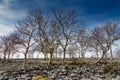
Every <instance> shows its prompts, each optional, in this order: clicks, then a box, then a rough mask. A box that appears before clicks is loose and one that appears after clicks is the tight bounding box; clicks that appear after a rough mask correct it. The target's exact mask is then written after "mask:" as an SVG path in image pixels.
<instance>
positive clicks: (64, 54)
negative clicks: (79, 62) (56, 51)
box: [62, 47, 66, 65]
mask: <svg viewBox="0 0 120 80" xmlns="http://www.w3.org/2000/svg"><path fill="white" fill-rule="evenodd" d="M65 57H66V47H65V48H64V53H63V60H62V65H64V63H65Z"/></svg>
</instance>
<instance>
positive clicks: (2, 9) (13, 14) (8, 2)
mask: <svg viewBox="0 0 120 80" xmlns="http://www.w3.org/2000/svg"><path fill="white" fill-rule="evenodd" d="M13 1H16V0H3V1H2V2H1V3H0V16H2V17H4V18H6V19H11V20H12V19H17V18H19V17H21V16H23V12H22V11H15V10H13V9H11V8H10V6H12V5H13V4H12V2H13ZM14 5H15V4H14ZM16 7H17V5H16Z"/></svg>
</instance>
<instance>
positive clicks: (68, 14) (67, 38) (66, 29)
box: [54, 10, 77, 65]
mask: <svg viewBox="0 0 120 80" xmlns="http://www.w3.org/2000/svg"><path fill="white" fill-rule="evenodd" d="M54 16H55V21H56V22H57V24H58V29H59V33H60V34H61V35H59V37H58V39H59V42H60V43H61V47H62V49H63V60H62V64H63V65H64V62H65V58H66V50H67V47H68V45H69V43H70V42H71V38H72V36H73V35H74V33H75V30H76V28H77V27H76V25H77V18H76V13H75V11H74V10H71V11H62V10H57V11H55V12H54Z"/></svg>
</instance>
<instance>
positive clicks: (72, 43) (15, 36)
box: [0, 8, 120, 68]
mask: <svg viewBox="0 0 120 80" xmlns="http://www.w3.org/2000/svg"><path fill="white" fill-rule="evenodd" d="M81 23H82V24H81ZM119 39H120V27H119V23H118V22H117V21H108V22H106V23H104V24H103V25H101V26H99V27H94V28H93V29H92V30H90V29H89V30H88V29H87V27H86V26H85V24H84V23H83V22H82V21H81V20H79V16H78V15H77V14H76V12H75V11H74V10H56V11H53V13H51V14H50V15H46V13H45V12H44V11H43V10H42V9H41V8H38V9H34V10H30V11H28V13H27V15H26V18H25V19H24V20H22V21H19V22H18V24H17V25H16V29H15V31H14V32H13V33H11V34H10V35H8V36H1V37H0V52H1V53H2V54H3V60H4V61H6V59H9V58H10V55H12V54H15V53H16V52H21V53H22V54H24V62H23V66H22V68H25V67H26V62H27V58H28V55H29V54H30V55H31V54H34V52H37V53H43V54H44V57H45V59H46V56H48V54H49V55H50V56H49V61H48V64H49V65H50V64H51V63H52V59H53V56H55V55H56V58H58V55H60V58H61V55H62V56H63V57H62V64H63V65H64V64H65V59H66V55H67V54H69V56H70V58H74V56H78V57H79V58H81V60H82V62H83V63H85V54H86V52H87V51H88V50H89V49H91V50H93V51H95V53H96V61H95V63H98V62H100V61H101V60H102V59H103V57H104V56H105V55H106V53H107V52H108V51H110V55H111V56H110V57H111V62H113V51H112V46H113V45H114V42H115V41H117V40H119ZM99 53H101V55H102V56H101V57H99ZM118 53H119V51H118V52H117V54H118ZM34 55H35V54H34ZM91 55H92V54H91Z"/></svg>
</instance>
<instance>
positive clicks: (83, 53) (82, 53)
mask: <svg viewBox="0 0 120 80" xmlns="http://www.w3.org/2000/svg"><path fill="white" fill-rule="evenodd" d="M81 56H82V63H85V49H84V47H82V46H81Z"/></svg>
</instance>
